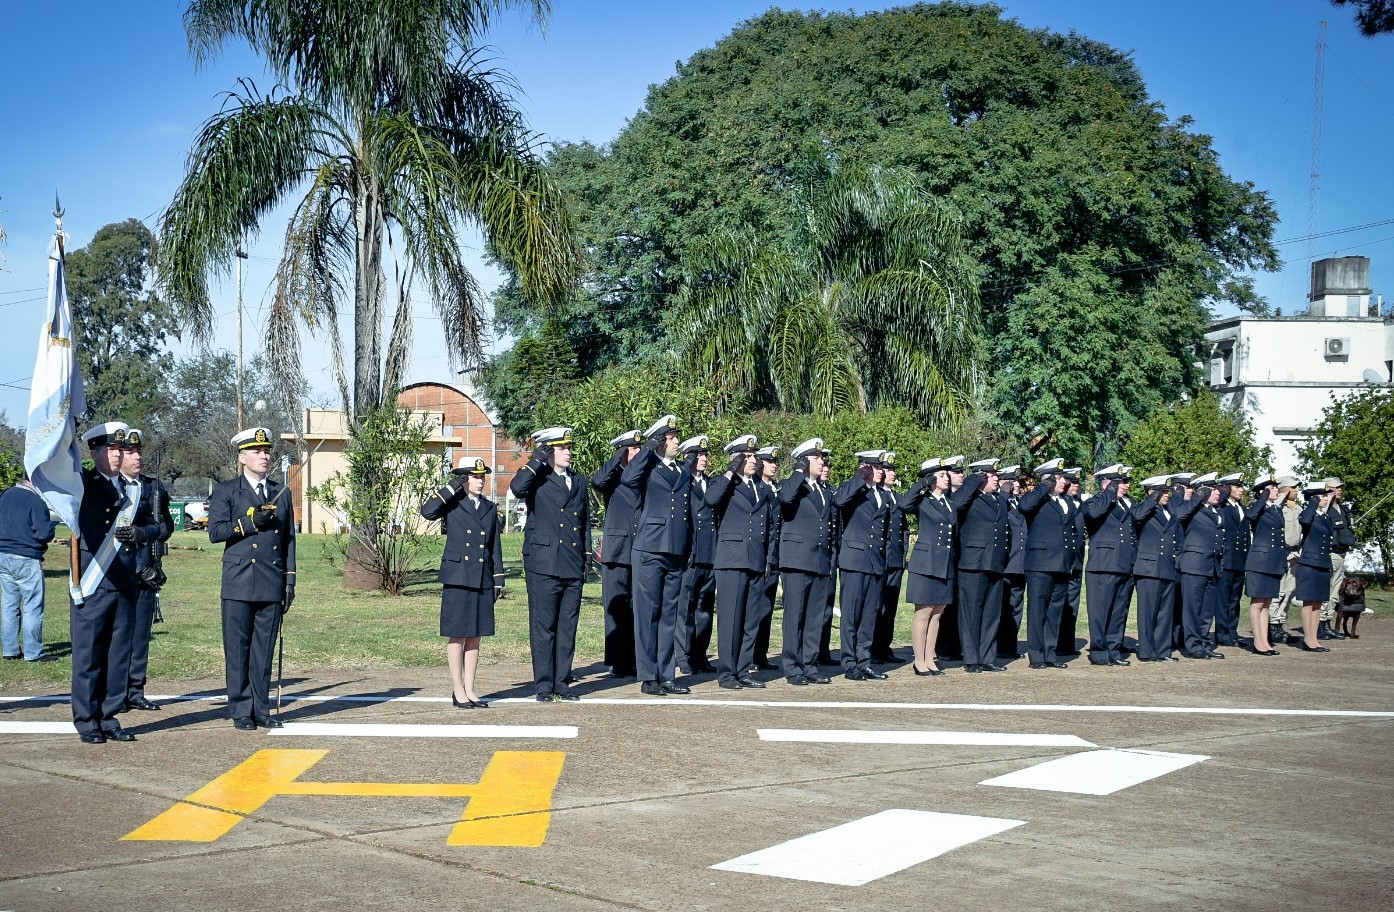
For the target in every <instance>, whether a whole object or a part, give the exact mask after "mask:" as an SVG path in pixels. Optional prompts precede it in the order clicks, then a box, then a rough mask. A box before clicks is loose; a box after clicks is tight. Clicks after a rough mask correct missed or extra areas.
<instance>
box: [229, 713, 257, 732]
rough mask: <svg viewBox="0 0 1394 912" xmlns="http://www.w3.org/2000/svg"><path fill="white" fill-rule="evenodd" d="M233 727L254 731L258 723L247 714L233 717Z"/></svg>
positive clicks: (244, 730) (239, 729)
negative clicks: (236, 717)
mask: <svg viewBox="0 0 1394 912" xmlns="http://www.w3.org/2000/svg"><path fill="white" fill-rule="evenodd" d="M232 727H233V728H235V729H237V730H238V731H242V732H254V731H256V730H257V724H256V723H255V722H253V721H252V720H251V719H248V718H247V717H245V716H243V717H241V718H238V719H233V720H232Z"/></svg>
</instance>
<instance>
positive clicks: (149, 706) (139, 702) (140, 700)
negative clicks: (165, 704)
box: [126, 695, 160, 712]
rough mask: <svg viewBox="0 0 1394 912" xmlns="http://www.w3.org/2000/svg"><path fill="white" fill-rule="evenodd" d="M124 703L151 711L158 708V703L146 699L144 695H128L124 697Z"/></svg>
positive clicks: (134, 707)
mask: <svg viewBox="0 0 1394 912" xmlns="http://www.w3.org/2000/svg"><path fill="white" fill-rule="evenodd" d="M126 705H127V706H129V707H130V708H131V709H143V710H146V711H147V712H151V711H154V710H157V709H159V708H160V704H158V703H154V702H152V701H150V700H148V699H146V698H145V696H144V695H142V696H139V697H128V698H127V699H126Z"/></svg>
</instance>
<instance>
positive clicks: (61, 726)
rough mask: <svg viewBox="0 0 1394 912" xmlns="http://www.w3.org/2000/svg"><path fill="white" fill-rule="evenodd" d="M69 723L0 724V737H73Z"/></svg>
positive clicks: (73, 730)
mask: <svg viewBox="0 0 1394 912" xmlns="http://www.w3.org/2000/svg"><path fill="white" fill-rule="evenodd" d="M75 734H77V729H75V728H73V723H71V722H0V735H75Z"/></svg>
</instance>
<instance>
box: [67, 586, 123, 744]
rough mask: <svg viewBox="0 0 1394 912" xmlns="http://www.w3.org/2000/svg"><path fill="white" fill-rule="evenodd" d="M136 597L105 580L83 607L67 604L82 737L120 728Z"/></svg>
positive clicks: (74, 703)
mask: <svg viewBox="0 0 1394 912" xmlns="http://www.w3.org/2000/svg"><path fill="white" fill-rule="evenodd" d="M135 601H136V599H135V591H134V589H133V588H132V587H124V588H118V587H117V586H116V585H114V584H113V583H112V582H111V581H110V580H109V579H108V580H103V581H102V583H101V585H99V586H98V587H97V591H96V592H94V593H92V595H91V596H89V597H88V599H87V601H85V602H84V603H83V604H81V605H73V604H71V603H69V611H68V622H69V624H70V625H71V634H70V639H71V640H72V643H73V685H72V708H73V727H74V728H76V729H77V730H78V733H79V734H82V733H84V732H91V731H97V730H98V729H102V728H105V729H107V730H108V731H111V730H114V729H115V728H117V727H119V725H120V723H119V722H117V721H116V714H117V713H119V712H121V711H122V710H123V709H125V708H126V681H127V680H128V679H129V678H130V663H131V632H132V628H134V626H135V613H136V606H135Z"/></svg>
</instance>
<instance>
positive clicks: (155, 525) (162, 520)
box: [128, 475, 174, 543]
mask: <svg viewBox="0 0 1394 912" xmlns="http://www.w3.org/2000/svg"><path fill="white" fill-rule="evenodd" d="M136 482H137V483H136V484H133V485H131V486H130V488H129V489H128V490H130V491H131V492H132V493H135V492H136V491H137V490H139V497H140V504H139V506H137V507H136V515H135V519H133V520H132V521H131V525H133V526H140V528H141V529H143V530H144V531H145V539H146V541H147V542H152V543H153V542H163V541H169V537H170V536H171V535H172V534H174V517H173V516H171V515H170V512H169V492H167V491H166V490H165V486H164V484H163V483H161V481H160V480H159V479H158V478H151V477H150V476H149V475H141V476H138V477H137V478H136Z"/></svg>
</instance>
